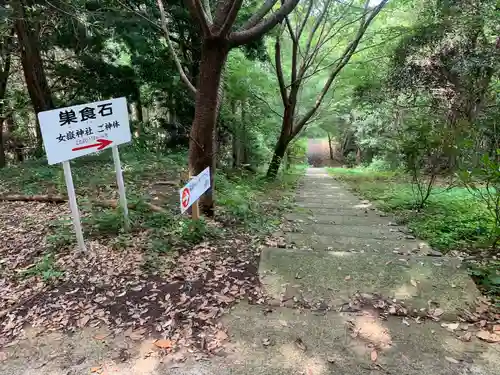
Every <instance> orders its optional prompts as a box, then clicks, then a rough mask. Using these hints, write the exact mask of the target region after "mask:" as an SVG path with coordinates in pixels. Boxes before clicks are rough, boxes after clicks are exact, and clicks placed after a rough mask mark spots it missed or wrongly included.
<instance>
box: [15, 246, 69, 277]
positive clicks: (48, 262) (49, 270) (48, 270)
mask: <svg viewBox="0 0 500 375" xmlns="http://www.w3.org/2000/svg"><path fill="white" fill-rule="evenodd" d="M63 275H64V272H62V271H61V270H59V269H58V268H57V266H56V265H55V259H54V254H52V253H48V254H45V255H44V256H43V257H42V259H41V260H39V261H38V262H37V263H35V264H34V266H32V267H30V268H28V269H27V270H26V271H25V272H24V273H23V277H32V276H38V277H41V278H42V280H43V281H45V282H51V281H54V280H56V279H58V278H60V277H62V276H63Z"/></svg>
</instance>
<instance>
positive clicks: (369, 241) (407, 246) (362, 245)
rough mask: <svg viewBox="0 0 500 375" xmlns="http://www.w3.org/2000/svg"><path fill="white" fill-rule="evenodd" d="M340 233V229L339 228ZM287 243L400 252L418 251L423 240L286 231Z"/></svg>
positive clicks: (335, 249)
mask: <svg viewBox="0 0 500 375" xmlns="http://www.w3.org/2000/svg"><path fill="white" fill-rule="evenodd" d="M339 232H341V233H342V230H339ZM283 235H284V237H285V241H286V242H287V243H288V244H291V245H292V244H294V245H296V246H297V247H300V248H311V249H313V250H334V251H356V252H361V251H365V252H376V253H386V254H393V253H394V252H395V251H398V252H401V253H408V252H411V253H413V252H418V249H419V247H422V246H423V245H422V244H424V242H422V241H417V240H409V239H401V240H398V239H383V238H379V239H375V238H370V237H362V236H361V235H358V237H348V236H346V234H345V233H344V234H343V235H342V236H332V235H328V236H326V235H319V234H306V233H296V232H286V233H284V234H283Z"/></svg>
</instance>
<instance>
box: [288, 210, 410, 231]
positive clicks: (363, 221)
mask: <svg viewBox="0 0 500 375" xmlns="http://www.w3.org/2000/svg"><path fill="white" fill-rule="evenodd" d="M285 219H287V220H288V221H290V222H294V223H301V224H302V223H303V224H306V223H316V224H331V225H345V226H351V225H363V226H366V225H368V226H374V227H383V226H385V227H390V228H392V229H394V230H399V229H401V230H402V229H403V227H401V226H393V225H389V223H391V221H390V220H388V219H387V218H381V217H380V216H378V215H377V214H375V213H371V215H370V214H364V215H356V216H346V215H341V214H339V215H321V214H318V215H314V214H313V213H312V212H311V213H310V214H307V213H290V214H287V215H285Z"/></svg>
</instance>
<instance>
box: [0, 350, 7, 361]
mask: <svg viewBox="0 0 500 375" xmlns="http://www.w3.org/2000/svg"><path fill="white" fill-rule="evenodd" d="M6 359H7V353H5V352H0V362H2V361H5V360H6Z"/></svg>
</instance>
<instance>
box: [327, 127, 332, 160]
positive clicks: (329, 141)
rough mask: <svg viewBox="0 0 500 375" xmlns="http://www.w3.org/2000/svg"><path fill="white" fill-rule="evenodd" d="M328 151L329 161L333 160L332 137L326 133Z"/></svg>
mask: <svg viewBox="0 0 500 375" xmlns="http://www.w3.org/2000/svg"><path fill="white" fill-rule="evenodd" d="M328 149H329V150H330V160H333V147H332V136H331V135H330V133H328Z"/></svg>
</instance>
